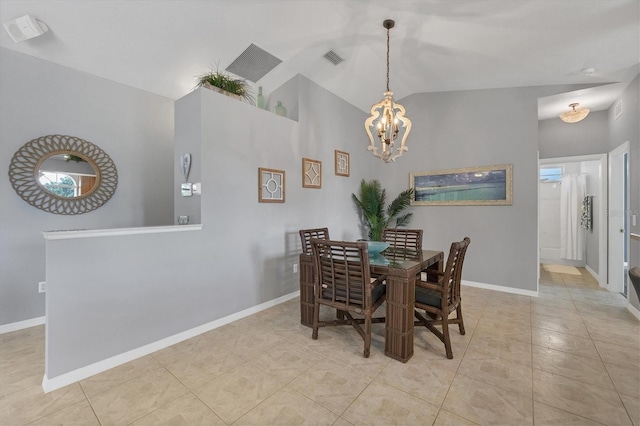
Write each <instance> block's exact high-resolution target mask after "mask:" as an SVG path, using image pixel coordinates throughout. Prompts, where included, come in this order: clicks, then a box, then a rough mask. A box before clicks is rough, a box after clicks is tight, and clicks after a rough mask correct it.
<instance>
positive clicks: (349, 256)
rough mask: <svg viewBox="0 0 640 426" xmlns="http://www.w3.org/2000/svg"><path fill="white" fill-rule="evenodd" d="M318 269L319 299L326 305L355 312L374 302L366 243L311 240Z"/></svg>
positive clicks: (317, 291) (317, 287) (317, 290)
mask: <svg viewBox="0 0 640 426" xmlns="http://www.w3.org/2000/svg"><path fill="white" fill-rule="evenodd" d="M311 247H312V252H313V257H314V261H315V265H316V271H318V274H317V275H316V286H315V291H316V298H318V300H321V301H322V303H324V304H329V305H331V306H335V307H340V306H343V307H344V308H345V309H350V310H353V309H355V308H360V309H366V308H367V307H370V306H371V305H372V302H371V288H372V287H371V279H370V278H371V275H370V271H369V253H368V249H367V243H366V242H357V243H354V242H346V241H331V240H320V239H312V240H311Z"/></svg>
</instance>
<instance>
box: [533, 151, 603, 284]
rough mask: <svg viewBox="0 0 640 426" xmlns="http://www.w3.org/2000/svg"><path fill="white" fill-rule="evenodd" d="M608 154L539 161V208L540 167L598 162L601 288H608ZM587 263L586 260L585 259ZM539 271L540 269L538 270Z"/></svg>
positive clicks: (598, 274) (599, 272)
mask: <svg viewBox="0 0 640 426" xmlns="http://www.w3.org/2000/svg"><path fill="white" fill-rule="evenodd" d="M608 159H609V155H608V153H605V154H591V155H576V156H572V157H556V158H541V159H539V160H538V174H537V179H538V208H539V206H540V167H541V166H543V165H546V164H557V163H580V162H583V161H598V162H599V163H600V164H599V166H598V177H599V178H600V184H599V187H600V188H599V189H600V194H601V195H600V197H601V198H602V200H601V201H600V203H599V204H600V208H599V210H598V216H599V217H600V220H599V222H598V228H599V231H598V273H597V274H596V276H597V279H598V284H599V285H600V287H603V288H608V278H607V277H608V276H609V270H608V260H609V250H608V245H607V244H608V237H609V228H608V225H609V220H608V219H607V217H608V216H607V207H608V205H609V167H608ZM537 239H538V264H540V215H539V214H538V238H537ZM585 262H586V259H585ZM587 268H588V269H589V273H591V274H594V273H595V271H593V270H591V268H589V267H588V265H587ZM538 269H539V268H538ZM538 278H540V277H538Z"/></svg>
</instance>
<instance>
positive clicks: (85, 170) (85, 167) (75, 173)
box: [37, 153, 98, 198]
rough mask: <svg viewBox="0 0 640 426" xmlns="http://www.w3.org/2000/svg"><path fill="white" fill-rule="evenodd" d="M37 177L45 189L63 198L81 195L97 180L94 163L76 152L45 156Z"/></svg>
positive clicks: (89, 189) (92, 187)
mask: <svg viewBox="0 0 640 426" xmlns="http://www.w3.org/2000/svg"><path fill="white" fill-rule="evenodd" d="M37 179H38V183H39V184H40V185H41V186H42V187H43V188H44V189H45V190H46V191H48V192H49V193H51V194H53V195H57V196H59V197H64V198H77V197H83V196H85V195H87V194H89V193H90V192H91V191H92V190H93V189H94V187H95V186H96V184H97V182H98V179H97V169H96V167H95V164H93V162H92V161H88V160H87V159H86V158H84V157H83V156H81V155H78V154H77V153H65V154H55V155H52V156H50V157H48V158H46V159H45V160H44V161H43V162H42V163H41V164H40V167H39V168H38V174H37Z"/></svg>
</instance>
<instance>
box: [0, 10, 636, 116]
mask: <svg viewBox="0 0 640 426" xmlns="http://www.w3.org/2000/svg"><path fill="white" fill-rule="evenodd" d="M25 14H30V15H32V16H34V17H36V18H37V19H39V20H41V21H43V22H44V23H46V25H47V26H48V27H49V28H50V31H49V32H47V33H46V34H44V35H43V36H41V37H38V38H35V39H32V40H27V41H24V42H22V43H14V42H13V41H12V40H11V39H10V38H9V36H8V34H7V33H6V32H5V31H4V30H2V31H0V45H1V46H4V47H7V48H9V49H13V50H16V51H19V52H22V53H25V54H28V55H32V56H36V57H39V58H42V59H45V60H48V61H52V62H55V63H58V64H61V65H64V66H68V67H71V68H75V69H78V70H81V71H85V72H88V73H91V74H95V75H98V76H101V77H104V78H107V79H109V80H114V81H117V82H120V83H124V84H127V85H130V86H133V87H137V88H140V89H143V90H146V91H149V92H152V93H156V94H159V95H163V96H166V97H169V98H172V99H177V98H180V97H182V96H183V95H185V94H187V93H188V92H190V91H191V90H192V89H193V87H194V84H195V78H196V76H197V75H198V74H201V73H203V72H206V71H207V70H209V68H210V66H213V67H218V68H219V69H221V70H223V69H224V68H226V67H227V66H228V65H229V64H230V63H231V62H232V61H233V60H234V59H235V58H236V57H237V56H238V55H240V53H242V52H243V51H244V50H245V49H246V48H247V47H248V46H249V44H251V43H254V44H256V45H258V46H259V47H261V48H263V49H264V50H266V51H268V52H269V53H271V54H273V55H275V56H276V57H278V58H279V59H281V60H282V63H281V64H280V65H278V66H277V67H276V68H275V69H274V70H273V71H271V72H270V73H268V74H267V75H266V76H265V77H263V78H262V79H261V80H260V81H259V82H258V84H259V85H260V86H263V88H264V91H265V93H267V94H268V93H269V92H270V91H271V90H273V89H275V88H277V87H279V86H280V85H281V84H282V83H284V82H286V81H287V80H289V79H290V78H291V77H293V76H295V75H296V74H302V75H304V76H306V77H308V78H309V79H311V80H312V81H314V82H316V83H317V84H319V85H321V86H322V87H324V88H326V89H327V90H329V91H331V92H333V93H335V94H337V95H338V96H340V97H342V98H343V99H345V100H346V101H348V102H350V103H351V104H353V105H355V106H357V107H358V108H360V109H362V110H363V111H367V112H368V110H369V108H370V106H371V105H372V104H374V103H376V102H378V101H379V100H380V99H381V98H382V93H383V91H384V90H385V77H386V70H385V56H386V51H385V50H386V45H385V44H386V30H385V29H384V28H383V27H382V21H383V20H384V19H386V18H391V19H394V20H395V21H396V27H395V28H394V29H392V30H391V90H392V91H393V92H394V94H395V98H396V99H401V98H403V97H405V96H408V95H410V94H412V93H420V92H439V91H450V90H466V89H485V88H499V87H519V86H537V85H552V84H590V85H591V84H593V85H597V84H599V83H611V82H623V84H617V85H613V86H603V87H599V88H597V89H587V90H581V91H579V92H578V93H574V94H570V95H563V96H554V97H551V98H549V99H543V100H541V101H540V102H539V108H540V112H539V118H540V119H544V118H551V117H554V116H557V114H558V113H560V112H561V111H564V110H566V109H568V107H567V105H568V104H569V103H570V102H573V101H577V102H580V103H581V106H584V107H587V108H591V109H592V110H594V111H597V110H599V109H606V108H608V107H609V106H610V105H611V103H612V102H613V100H614V99H615V97H616V96H618V95H619V93H620V91H621V90H622V89H624V87H625V85H626V83H628V82H629V81H630V80H631V78H633V77H634V76H635V75H636V73H637V72H638V63H639V62H640V1H639V0H526V1H525V0H495V1H485V0H433V1H430V0H422V1H404V0H387V1H375V0H371V1H365V0H297V1H296V0H270V1H269V0H57V1H53V0H0V19H1V20H2V22H6V21H8V20H11V19H15V18H17V17H20V16H22V15H25ZM330 49H332V50H334V51H335V52H336V53H338V54H339V55H340V56H341V57H343V58H344V62H342V63H340V64H339V65H337V66H334V65H333V64H331V63H330V62H328V61H327V60H326V59H324V58H323V55H324V54H325V53H326V52H327V51H328V50H330ZM585 68H594V69H595V73H593V74H592V75H586V74H584V73H583V72H582V71H581V70H583V69H585ZM44 78H46V77H44ZM258 84H256V85H255V86H256V87H257V85H258Z"/></svg>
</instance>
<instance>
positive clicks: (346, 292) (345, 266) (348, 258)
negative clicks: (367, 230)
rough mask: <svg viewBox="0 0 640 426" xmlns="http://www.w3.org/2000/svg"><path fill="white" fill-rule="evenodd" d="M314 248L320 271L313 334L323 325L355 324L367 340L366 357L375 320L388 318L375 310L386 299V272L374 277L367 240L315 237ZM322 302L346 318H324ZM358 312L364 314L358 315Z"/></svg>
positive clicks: (316, 263)
mask: <svg viewBox="0 0 640 426" xmlns="http://www.w3.org/2000/svg"><path fill="white" fill-rule="evenodd" d="M311 249H312V252H313V258H314V261H315V265H316V272H317V274H316V283H315V291H316V293H315V304H314V310H313V333H312V335H311V337H312V338H313V339H314V340H315V339H317V338H318V328H320V327H327V326H338V325H352V326H353V327H354V328H355V329H356V331H357V332H358V334H360V336H361V337H362V339H363V340H364V357H365V358H368V357H369V353H370V348H371V324H372V323H374V322H384V320H385V319H384V317H382V318H373V313H374V312H375V311H376V309H378V308H379V307H380V305H381V304H382V302H384V301H385V299H386V287H385V286H384V285H383V281H384V279H385V278H386V276H380V277H376V278H371V272H370V270H369V267H370V264H369V251H368V248H367V243H366V242H346V241H331V240H323V239H312V240H311ZM321 305H325V306H329V307H332V308H335V309H336V312H337V313H341V315H339V316H344V318H337V319H335V320H331V321H320V306H321ZM355 313H357V314H360V315H362V316H364V318H354V317H353V315H352V314H355ZM360 324H364V329H363V328H362V327H361V326H360Z"/></svg>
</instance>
